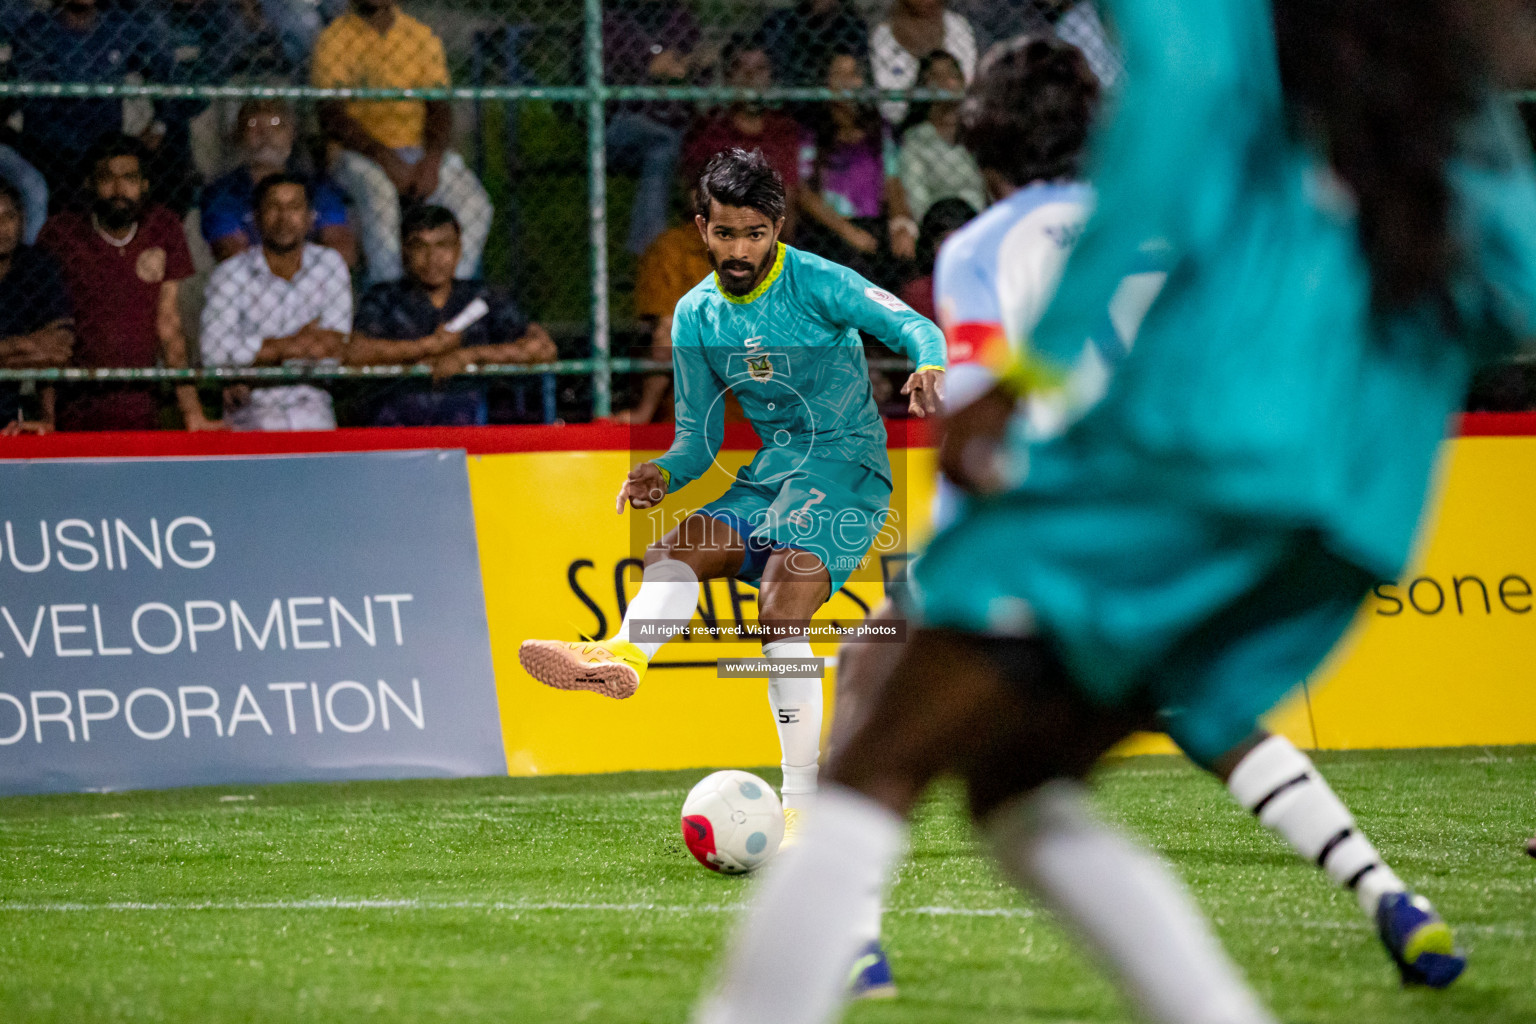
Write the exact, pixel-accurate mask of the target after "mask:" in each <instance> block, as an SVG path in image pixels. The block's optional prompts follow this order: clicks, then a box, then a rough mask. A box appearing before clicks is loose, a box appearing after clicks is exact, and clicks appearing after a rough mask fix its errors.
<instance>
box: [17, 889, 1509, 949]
mask: <svg viewBox="0 0 1536 1024" xmlns="http://www.w3.org/2000/svg"><path fill="white" fill-rule="evenodd" d="M742 906H743V905H742V904H736V903H698V904H667V903H582V902H566V901H562V900H542V901H540V900H506V901H502V900H420V899H372V900H366V899H361V900H360V899H318V898H317V899H307V900H266V901H256V900H229V901H217V900H208V901H186V902H136V901H115V902H109V903H67V902H44V903H22V902H13V901H8V900H0V913H18V914H37V913H76V914H78V913H121V912H131V911H151V912H162V913H165V912H170V913H175V912H189V911H215V912H225V913H229V912H242V911H299V910H419V911H440V910H481V911H488V912H491V913H538V912H554V913H599V914H675V915H679V916H684V917H687V916H693V915H714V914H732V913H735V912H736V911H738V910H740V909H742ZM885 912H886V914H887V915H893V916H899V917H1003V918H1015V919H1024V918H1033V917H1035V916H1037V915H1036V913H1035V911H1033V910H1031V909H1029V908H1027V907H946V906H923V907H890V908H887V909H886V911H885ZM1216 921H1217V923H1218V924H1225V923H1227V922H1229V921H1230V922H1232V923H1241V924H1245V925H1257V926H1259V927H1273V928H1297V927H1299V928H1303V929H1308V930H1321V931H1346V932H1369V931H1374V930H1375V929H1374V928H1372V927H1371V925H1370V924H1369V923H1368V922H1365V921H1358V920H1350V921H1323V920H1316V919H1313V918H1284V917H1232V916H1230V915H1222V916H1218V917H1217V918H1216ZM1453 927H1454V929H1455V930H1456V931H1457V932H1462V933H1471V934H1476V935H1495V936H1500V937H1504V938H1514V939H1526V938H1531V937H1533V935H1536V933H1533V932H1531V931H1530V930H1528V929H1525V928H1521V927H1519V926H1517V925H1505V924H1488V925H1479V924H1465V923H1462V924H1453Z"/></svg>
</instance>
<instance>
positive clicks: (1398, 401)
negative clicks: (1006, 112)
mask: <svg viewBox="0 0 1536 1024" xmlns="http://www.w3.org/2000/svg"><path fill="white" fill-rule="evenodd" d="M1107 8H1108V10H1109V12H1110V14H1111V15H1112V16H1113V18H1114V20H1115V24H1116V26H1117V28H1118V30H1119V34H1120V37H1121V39H1122V41H1123V43H1124V47H1125V56H1126V76H1125V83H1124V89H1123V93H1122V94H1121V95H1120V96H1119V97H1118V98H1117V101H1116V103H1115V104H1114V107H1113V113H1112V116H1110V117H1109V118H1108V119H1107V123H1106V124H1105V125H1104V126H1103V128H1102V129H1101V132H1100V134H1099V136H1098V137H1097V138H1096V139H1095V142H1094V153H1093V160H1092V163H1091V166H1090V180H1092V182H1093V184H1094V186H1095V188H1096V190H1097V195H1098V205H1097V207H1096V209H1095V211H1094V214H1093V216H1092V218H1091V219H1090V221H1089V223H1088V226H1087V228H1086V230H1085V231H1084V233H1083V235H1082V238H1081V240H1080V241H1079V243H1078V245H1077V247H1076V248H1075V250H1074V251H1073V253H1072V255H1071V257H1070V259H1069V260H1068V262H1067V264H1066V268H1065V270H1064V272H1063V275H1062V278H1061V283H1060V286H1059V289H1058V291H1057V293H1056V296H1055V298H1054V300H1053V301H1052V303H1051V305H1050V307H1049V309H1048V310H1047V312H1046V313H1045V315H1044V317H1043V318H1042V320H1041V321H1040V323H1039V324H1038V326H1037V328H1036V330H1035V332H1034V336H1033V338H1032V339H1031V342H1032V346H1031V355H1032V357H1033V358H1035V359H1037V360H1039V361H1041V362H1043V363H1045V364H1047V365H1048V366H1050V365H1052V364H1054V366H1055V367H1058V368H1068V367H1070V365H1071V361H1072V360H1073V359H1074V358H1075V357H1076V355H1077V353H1078V352H1079V351H1080V350H1081V348H1082V344H1083V338H1084V336H1085V334H1087V333H1088V332H1089V331H1090V330H1091V325H1093V324H1096V323H1098V322H1099V321H1100V320H1101V319H1102V317H1103V314H1104V310H1105V309H1106V308H1109V309H1110V310H1111V316H1112V318H1113V319H1115V321H1116V324H1117V326H1119V325H1122V324H1123V325H1124V327H1125V328H1126V334H1127V340H1128V341H1133V342H1134V344H1133V347H1132V350H1131V353H1130V355H1129V356H1128V357H1127V358H1126V359H1125V360H1124V362H1123V363H1122V364H1121V365H1120V366H1119V367H1118V368H1117V369H1116V371H1115V374H1114V378H1113V381H1112V383H1111V384H1110V386H1109V388H1108V393H1107V394H1106V396H1105V397H1104V399H1103V401H1102V402H1101V403H1100V404H1099V405H1098V406H1097V407H1096V408H1095V409H1094V410H1093V411H1092V412H1091V413H1090V414H1089V415H1087V416H1086V417H1085V418H1084V419H1083V420H1081V421H1080V422H1079V423H1077V424H1076V425H1075V426H1074V427H1073V428H1072V429H1070V430H1068V431H1066V432H1065V433H1063V434H1062V435H1061V436H1058V437H1055V438H1051V439H1048V440H1045V441H1043V442H1037V443H1032V441H1033V439H1031V438H1029V437H1028V436H1026V435H1024V434H1023V433H1022V432H1021V433H1020V435H1019V437H1018V439H1017V442H1016V445H1017V447H1016V451H1017V454H1018V460H1017V462H1018V465H1019V466H1020V467H1021V468H1022V467H1024V466H1025V465H1027V474H1028V475H1027V477H1025V479H1024V481H1023V483H1022V485H1021V489H1022V491H1023V493H1025V494H1028V495H1032V496H1035V497H1038V498H1046V499H1048V500H1053V499H1058V498H1060V497H1063V496H1071V497H1072V498H1073V499H1074V500H1093V499H1095V498H1098V499H1101V500H1103V501H1105V502H1108V503H1111V504H1120V503H1125V502H1132V503H1134V502H1140V503H1143V504H1145V505H1146V506H1148V507H1149V508H1183V509H1187V510H1190V511H1191V512H1193V513H1195V514H1201V515H1209V516H1215V517H1228V516H1235V517H1240V518H1242V519H1244V520H1247V521H1249V522H1250V523H1252V524H1253V526H1254V527H1255V528H1260V527H1262V526H1264V525H1265V524H1269V525H1273V526H1274V527H1276V528H1298V527H1299V528H1310V529H1313V530H1316V531H1318V533H1319V534H1320V535H1321V536H1322V537H1324V538H1325V542H1326V543H1327V545H1328V546H1329V547H1330V548H1331V549H1332V550H1333V551H1334V552H1336V553H1338V554H1340V555H1342V556H1343V557H1345V558H1347V559H1349V560H1351V561H1353V562H1354V563H1355V564H1357V565H1360V566H1362V567H1364V568H1367V569H1369V570H1371V571H1373V572H1376V573H1378V574H1380V575H1381V577H1383V578H1392V577H1394V576H1395V575H1396V574H1397V573H1398V572H1399V570H1400V569H1401V568H1402V566H1403V564H1404V561H1405V559H1406V557H1407V555H1408V552H1409V549H1410V545H1411V542H1412V540H1413V537H1414V534H1415V529H1416V526H1417V523H1418V520H1419V514H1420V510H1421V508H1422V507H1423V504H1424V499H1425V494H1426V491H1427V489H1428V485H1429V483H1430V480H1431V475H1432V469H1433V466H1434V462H1435V457H1436V454H1437V451H1438V447H1439V442H1440V440H1441V439H1442V437H1443V436H1444V433H1445V428H1446V424H1447V421H1448V419H1449V417H1450V416H1451V415H1452V414H1453V413H1455V412H1456V410H1457V409H1458V408H1459V403H1460V402H1461V400H1462V398H1463V395H1464V394H1465V391H1466V388H1467V384H1468V380H1469V377H1470V374H1471V372H1472V370H1473V369H1474V368H1475V367H1476V365H1478V364H1479V363H1480V362H1482V361H1484V360H1487V359H1489V358H1495V357H1497V356H1498V355H1500V354H1501V353H1504V352H1507V351H1509V350H1510V349H1511V348H1512V347H1513V346H1514V345H1515V344H1516V343H1517V342H1523V341H1526V340H1528V339H1530V338H1531V337H1532V334H1533V329H1536V177H1533V173H1532V166H1531V154H1530V149H1529V146H1528V144H1527V143H1526V141H1525V140H1524V139H1523V138H1522V137H1521V133H1520V132H1519V128H1518V125H1517V124H1514V123H1513V118H1512V116H1511V115H1512V111H1511V110H1509V109H1504V108H1503V106H1502V104H1500V103H1498V102H1492V101H1491V102H1490V103H1489V105H1488V108H1487V109H1486V110H1485V111H1483V112H1482V115H1481V116H1479V117H1477V118H1475V119H1473V120H1472V121H1471V122H1470V123H1469V124H1468V125H1467V126H1466V132H1465V137H1464V139H1463V144H1462V148H1461V152H1460V156H1459V158H1458V159H1457V160H1456V161H1455V162H1454V164H1453V166H1452V167H1451V168H1450V174H1449V180H1450V184H1451V186H1452V189H1453V194H1454V199H1455V210H1454V225H1453V226H1454V229H1455V231H1456V234H1457V238H1458V240H1459V242H1460V243H1461V249H1462V252H1463V253H1464V257H1465V258H1464V263H1463V265H1462V266H1461V267H1460V268H1459V273H1458V275H1457V277H1456V278H1455V280H1454V281H1453V297H1454V300H1455V302H1456V304H1457V307H1458V310H1457V311H1458V313H1459V314H1460V323H1459V327H1458V329H1457V331H1456V333H1457V336H1455V337H1452V336H1450V334H1449V333H1448V332H1447V330H1446V329H1445V327H1444V325H1443V321H1442V320H1441V319H1440V318H1438V317H1437V316H1435V315H1434V314H1432V313H1430V312H1428V311H1424V312H1421V313H1419V314H1407V313H1405V314H1400V315H1396V316H1392V317H1389V318H1383V317H1374V316H1373V315H1372V313H1371V308H1370V307H1371V276H1370V270H1369V267H1368V266H1367V264H1366V261H1365V259H1364V256H1363V254H1362V251H1361V246H1360V243H1359V241H1358V228H1357V224H1356V221H1355V212H1354V208H1353V203H1352V199H1351V197H1350V196H1349V194H1348V192H1347V189H1345V188H1344V187H1343V185H1342V184H1341V183H1340V182H1339V181H1338V180H1337V179H1336V178H1334V176H1333V175H1332V173H1331V172H1330V170H1329V169H1328V167H1327V166H1326V165H1325V163H1324V161H1323V160H1322V159H1321V158H1320V157H1319V156H1318V154H1317V153H1316V152H1315V151H1314V150H1313V149H1312V148H1311V147H1310V146H1308V145H1307V144H1306V143H1305V142H1304V141H1303V140H1301V139H1299V138H1298V137H1297V134H1296V133H1295V131H1294V129H1293V125H1292V123H1291V121H1290V119H1289V116H1288V112H1287V109H1286V105H1285V98H1284V95H1283V92H1282V89H1281V85H1280V74H1279V68H1278V66H1277V62H1276V57H1275V49H1274V47H1275V44H1274V35H1273V28H1272V17H1273V14H1272V11H1271V8H1270V4H1269V2H1268V0H1178V2H1175V3H1170V2H1168V0H1111V2H1110V3H1109V4H1108V5H1107ZM1150 246H1156V247H1157V248H1159V250H1161V251H1164V252H1167V253H1168V254H1169V258H1170V260H1171V263H1172V269H1171V272H1170V274H1169V277H1168V281H1167V285H1166V287H1165V288H1164V289H1163V291H1162V293H1161V294H1160V295H1159V296H1158V297H1157V300H1156V302H1155V303H1153V304H1152V305H1151V308H1150V310H1141V309H1135V310H1131V309H1121V308H1119V307H1121V306H1123V305H1124V304H1123V303H1120V302H1119V301H1118V299H1119V298H1120V296H1119V295H1118V290H1119V288H1120V285H1121V282H1122V281H1123V280H1124V278H1125V277H1126V275H1127V274H1128V273H1130V272H1132V269H1133V268H1134V265H1135V262H1136V260H1137V259H1139V258H1140V257H1141V254H1142V253H1143V252H1144V251H1145V250H1146V249H1147V248H1148V247H1150ZM1142 313H1144V317H1140V318H1139V317H1138V315H1139V314H1142Z"/></svg>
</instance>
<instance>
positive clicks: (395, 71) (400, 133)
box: [310, 0, 493, 281]
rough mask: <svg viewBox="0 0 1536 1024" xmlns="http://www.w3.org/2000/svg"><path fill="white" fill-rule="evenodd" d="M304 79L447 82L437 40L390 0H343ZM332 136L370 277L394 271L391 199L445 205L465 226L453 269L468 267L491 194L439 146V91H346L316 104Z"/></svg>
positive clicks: (444, 127)
mask: <svg viewBox="0 0 1536 1024" xmlns="http://www.w3.org/2000/svg"><path fill="white" fill-rule="evenodd" d="M310 79H311V81H312V82H313V83H314V84H315V85H317V86H322V87H338V86H352V87H370V88H392V89H431V88H438V87H444V86H447V85H448V61H447V57H446V55H445V54H444V52H443V43H442V40H440V39H439V38H438V37H437V36H436V35H435V34H434V33H433V31H432V30H431V29H430V28H428V27H427V26H426V25H423V24H422V23H421V22H419V21H417V20H416V19H415V18H413V17H411V16H410V15H409V14H406V13H405V12H404V11H402V10H400V9H399V8H398V7H396V6H395V4H394V2H393V0H352V9H351V10H350V11H348V12H347V13H346V14H343V15H342V16H341V17H339V18H337V19H336V20H335V21H333V22H331V23H330V24H329V25H328V26H326V28H325V31H323V32H321V33H320V39H319V41H318V42H316V44H315V58H314V66H313V68H312V69H311V73H310ZM320 123H321V125H322V126H323V127H324V128H325V131H326V133H327V134H328V135H329V136H330V137H331V138H332V139H333V140H334V141H335V142H336V143H337V144H338V145H340V146H341V150H342V151H341V153H340V155H339V156H338V157H337V159H336V165H335V168H334V174H335V178H336V182H337V184H339V185H340V186H341V187H342V189H343V190H344V191H345V192H346V193H347V194H348V195H350V196H351V197H352V203H353V205H354V206H355V207H356V210H357V219H358V232H359V234H360V235H361V236H362V243H363V258H364V260H365V261H366V263H367V276H368V279H369V280H371V281H392V280H394V279H396V278H398V277H399V276H400V203H401V200H402V199H403V200H405V201H406V202H407V203H411V202H428V203H434V204H437V205H440V206H446V207H447V208H448V209H450V210H452V211H453V212H454V215H455V216H456V217H458V220H459V223H460V224H462V225H463V226H464V237H463V248H462V253H461V255H460V263H459V267H458V274H459V276H460V277H473V276H474V275H475V273H476V271H477V270H478V268H479V266H480V252H481V250H482V249H483V248H484V247H485V240H486V237H487V236H488V235H489V234H490V232H491V214H492V212H493V210H492V208H491V200H490V197H489V196H487V195H486V193H485V189H484V188H483V187H482V186H481V185H480V181H479V179H477V178H476V177H475V175H474V173H473V172H472V171H470V169H469V168H468V167H467V166H465V164H464V158H463V157H461V156H459V154H457V153H455V152H452V151H451V150H449V148H448V142H449V137H450V136H451V134H452V132H453V109H452V107H450V106H449V104H448V101H447V100H430V101H422V100H349V101H346V102H340V101H328V102H325V103H322V104H321V105H320Z"/></svg>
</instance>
